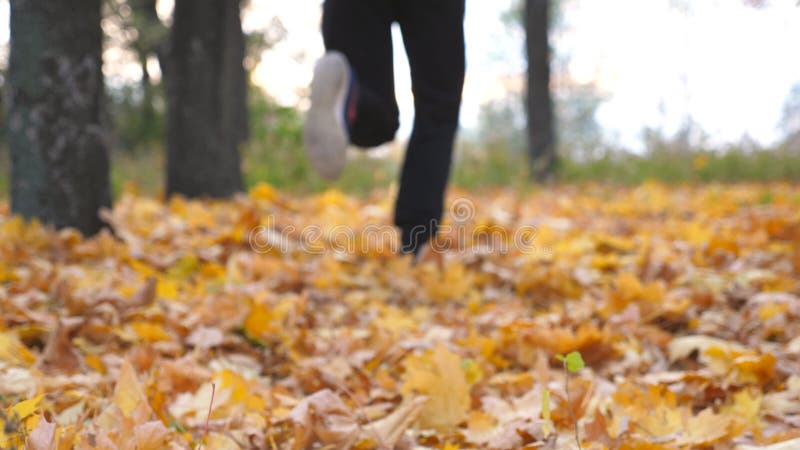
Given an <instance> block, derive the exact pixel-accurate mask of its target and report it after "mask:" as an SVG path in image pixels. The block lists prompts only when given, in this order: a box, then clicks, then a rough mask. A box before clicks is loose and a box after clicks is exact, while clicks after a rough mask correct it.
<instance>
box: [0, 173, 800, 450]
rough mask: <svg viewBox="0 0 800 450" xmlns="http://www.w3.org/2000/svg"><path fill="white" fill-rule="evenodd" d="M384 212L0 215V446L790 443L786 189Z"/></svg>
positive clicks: (661, 189) (279, 200)
mask: <svg viewBox="0 0 800 450" xmlns="http://www.w3.org/2000/svg"><path fill="white" fill-rule="evenodd" d="M520 195H521V196H520ZM391 198H392V195H391V192H388V193H387V192H385V191H379V192H375V193H374V194H372V195H369V196H366V197H364V198H356V197H352V196H348V195H345V194H342V193H340V192H337V191H327V192H324V193H321V194H313V195H305V196H293V195H288V194H284V193H282V192H279V191H277V190H275V189H274V188H272V187H270V186H268V185H265V184H259V185H256V186H255V187H254V188H252V189H251V190H250V192H249V193H248V194H246V195H242V196H240V197H238V198H236V199H233V200H230V201H225V202H211V201H187V200H183V199H179V198H176V199H173V200H171V201H169V202H163V201H160V200H156V199H153V198H151V197H146V196H140V195H136V194H135V193H134V192H130V191H129V192H125V193H124V194H123V195H122V196H121V197H120V198H119V199H118V201H117V202H116V204H115V206H114V209H113V210H112V211H106V212H104V216H105V217H106V218H107V220H108V221H109V222H110V223H111V224H112V226H113V229H114V234H113V235H112V234H111V233H108V232H104V233H102V234H100V235H98V236H96V237H94V238H91V239H83V238H82V237H81V236H80V235H78V234H77V233H75V232H72V231H61V232H54V231H52V230H49V229H47V228H44V227H42V226H39V225H37V224H35V223H29V224H26V223H24V222H23V221H22V220H20V219H19V218H13V217H9V215H8V211H7V210H8V207H7V206H0V309H2V316H0V422H2V424H0V448H3V449H7V448H22V447H23V446H27V447H26V448H31V449H59V450H60V449H68V448H79V449H89V448H93V449H131V450H133V449H138V450H155V449H161V448H174V449H178V448H184V449H188V448H192V449H196V448H207V449H239V448H241V449H251V448H252V449H284V448H287V449H289V448H293V449H302V448H323V447H324V448H331V449H334V448H358V449H368V448H407V449H411V448H434V449H449V450H454V449H467V448H490V449H517V448H531V449H533V448H556V449H575V448H578V445H580V446H581V447H582V448H584V449H604V448H606V449H689V448H701V449H702V448H707V449H738V450H750V449H755V448H762V449H770V450H788V449H797V448H800V320H798V319H800V282H799V281H798V280H799V279H800V186H798V185H796V184H782V183H771V184H733V185H719V184H706V185H694V186H666V185H661V184H657V183H645V184H642V185H640V186H637V187H627V188H621V187H611V186H607V185H602V184H597V185H584V186H582V187H577V186H571V185H562V186H555V187H552V188H546V189H544V188H543V189H541V190H534V191H532V192H529V193H526V194H518V193H515V192H512V191H508V190H492V191H489V190H484V191H480V192H479V193H470V192H466V191H457V190H456V191H454V192H451V195H450V198H449V199H448V204H451V205H453V207H452V209H451V210H449V211H448V212H447V214H446V219H445V223H444V225H445V226H444V227H443V230H442V233H441V240H440V241H439V244H440V245H439V246H438V247H437V248H436V250H437V251H432V252H428V255H427V256H426V258H424V259H423V260H422V261H421V262H420V263H419V264H416V265H413V264H412V262H411V258H410V257H407V256H406V257H400V256H397V255H395V254H394V252H393V248H394V247H396V244H397V242H396V236H395V235H394V234H393V232H391V231H390V228H389V227H388V224H389V223H390V221H391V211H392V203H391ZM370 224H372V225H371V226H370ZM375 224H378V225H381V226H375ZM572 352H577V353H572ZM568 354H569V356H568V357H565V359H564V361H562V360H561V359H559V358H558V357H559V356H564V355H568ZM579 355H580V356H579ZM579 442H580V444H579Z"/></svg>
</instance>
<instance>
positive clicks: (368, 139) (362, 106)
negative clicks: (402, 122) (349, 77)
mask: <svg viewBox="0 0 800 450" xmlns="http://www.w3.org/2000/svg"><path fill="white" fill-rule="evenodd" d="M393 21H394V7H393V5H392V2H391V1H390V0H325V3H324V4H323V10H322V37H323V40H324V41H325V48H326V50H337V51H340V52H342V53H343V54H344V55H345V56H346V57H347V60H348V61H349V62H350V66H351V67H352V69H353V72H354V75H355V78H356V81H357V83H356V86H357V87H356V89H357V91H356V93H355V95H357V105H356V118H355V121H354V122H353V123H351V124H350V130H349V131H350V142H352V143H353V144H355V145H357V146H360V147H375V146H378V145H381V144H384V143H386V142H389V141H391V140H393V139H394V135H395V133H396V132H397V128H398V126H399V110H398V108H397V101H396V100H395V95H394V70H393V67H394V64H393V59H392V33H391V25H392V22H393Z"/></svg>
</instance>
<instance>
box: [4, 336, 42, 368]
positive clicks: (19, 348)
mask: <svg viewBox="0 0 800 450" xmlns="http://www.w3.org/2000/svg"><path fill="white" fill-rule="evenodd" d="M0 361H3V362H7V363H9V364H13V365H18V366H26V367H27V366H30V365H31V364H33V363H34V362H36V357H35V356H33V354H31V352H30V351H29V350H28V348H27V347H25V345H24V344H23V343H22V342H20V340H19V338H18V337H17V336H16V335H15V334H11V333H0Z"/></svg>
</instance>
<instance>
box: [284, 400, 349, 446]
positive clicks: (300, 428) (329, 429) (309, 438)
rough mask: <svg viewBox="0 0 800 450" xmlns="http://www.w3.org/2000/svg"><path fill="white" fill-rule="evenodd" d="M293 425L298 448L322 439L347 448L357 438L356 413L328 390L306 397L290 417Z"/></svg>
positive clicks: (326, 443)
mask: <svg viewBox="0 0 800 450" xmlns="http://www.w3.org/2000/svg"><path fill="white" fill-rule="evenodd" d="M287 419H288V420H290V421H291V422H292V423H293V424H294V437H295V441H294V446H293V448H294V449H296V450H300V449H305V448H309V446H310V445H311V443H313V442H320V443H322V444H324V445H333V446H334V447H337V448H348V447H350V446H351V445H352V444H353V443H354V442H355V441H356V439H357V437H358V432H359V426H358V421H357V420H356V417H355V415H354V414H353V412H352V411H351V410H350V408H348V407H347V405H345V404H344V402H343V401H342V400H341V399H340V398H339V397H338V396H337V395H336V394H334V393H333V391H331V390H329V389H324V390H322V391H319V392H316V393H314V394H313V395H311V396H309V397H306V398H304V399H303V400H302V401H300V403H298V404H297V406H295V407H294V409H292V411H291V412H290V413H289V415H288V416H287Z"/></svg>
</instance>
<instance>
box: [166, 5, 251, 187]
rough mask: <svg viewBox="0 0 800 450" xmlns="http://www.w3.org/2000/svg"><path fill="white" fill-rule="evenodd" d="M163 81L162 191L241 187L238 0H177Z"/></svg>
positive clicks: (242, 79)
mask: <svg viewBox="0 0 800 450" xmlns="http://www.w3.org/2000/svg"><path fill="white" fill-rule="evenodd" d="M169 55H170V58H169V68H168V70H167V72H166V75H167V76H166V82H167V102H168V109H167V147H168V151H167V193H168V194H182V195H185V196H188V197H206V196H207V197H228V196H230V195H232V194H234V193H235V192H237V191H240V190H241V189H242V176H241V169H240V157H239V144H241V143H242V142H243V140H244V138H245V136H246V134H245V130H246V128H243V126H246V122H247V120H246V119H247V103H246V75H245V71H244V65H243V59H244V35H243V34H242V27H241V21H240V17H239V1H238V0H176V2H175V12H174V18H173V25H172V34H171V43H170V50H169Z"/></svg>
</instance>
